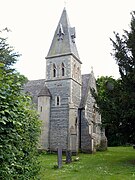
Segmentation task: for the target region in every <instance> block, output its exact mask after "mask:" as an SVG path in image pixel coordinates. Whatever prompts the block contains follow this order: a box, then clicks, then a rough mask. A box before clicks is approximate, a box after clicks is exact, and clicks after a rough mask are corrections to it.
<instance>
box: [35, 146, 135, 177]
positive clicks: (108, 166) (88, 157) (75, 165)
mask: <svg viewBox="0 0 135 180" xmlns="http://www.w3.org/2000/svg"><path fill="white" fill-rule="evenodd" d="M78 156H79V158H80V160H79V161H76V162H72V163H70V164H65V163H64V162H63V167H62V168H61V169H57V168H56V166H57V155H55V154H45V153H44V154H41V155H40V156H39V160H40V163H41V171H40V174H39V179H40V180H63V179H64V180H68V179H69V180H99V179H101V180H130V179H131V180H132V179H134V180H135V150H134V149H133V148H132V147H110V148H108V150H107V151H106V152H97V153H96V154H82V153H80V154H79V155H78ZM63 158H65V157H64V156H63ZM72 158H73V159H75V156H73V157H72ZM37 179H38V178H37Z"/></svg>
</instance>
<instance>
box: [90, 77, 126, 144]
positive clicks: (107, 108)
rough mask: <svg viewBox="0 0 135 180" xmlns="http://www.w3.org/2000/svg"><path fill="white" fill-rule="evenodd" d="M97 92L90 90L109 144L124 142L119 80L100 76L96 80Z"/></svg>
mask: <svg viewBox="0 0 135 180" xmlns="http://www.w3.org/2000/svg"><path fill="white" fill-rule="evenodd" d="M96 84H97V91H98V94H96V93H95V92H94V90H92V93H93V96H94V97H95V99H96V102H97V104H98V107H99V112H100V114H101V117H102V124H103V126H104V127H105V133H106V136H107V139H108V145H109V146H116V145H122V144H124V143H125V142H124V140H125V139H123V135H122V134H121V131H120V129H121V121H122V120H121V108H120V99H121V94H122V93H121V80H120V79H118V80H116V79H114V78H112V77H108V76H106V77H104V76H102V77H100V78H98V79H97V80H96Z"/></svg>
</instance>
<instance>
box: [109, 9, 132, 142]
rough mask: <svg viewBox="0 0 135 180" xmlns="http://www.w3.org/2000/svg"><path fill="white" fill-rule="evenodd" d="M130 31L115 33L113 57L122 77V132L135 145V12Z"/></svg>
mask: <svg viewBox="0 0 135 180" xmlns="http://www.w3.org/2000/svg"><path fill="white" fill-rule="evenodd" d="M131 16H132V18H131V23H130V31H126V30H124V35H123V36H122V37H120V35H119V34H118V33H115V38H116V41H114V40H112V39H111V41H112V43H113V47H114V49H113V53H112V55H113V57H114V58H115V60H116V62H117V64H118V66H119V72H120V75H121V80H122V81H121V82H122V84H121V88H122V96H123V97H122V99H121V103H120V106H121V109H122V110H123V111H122V114H121V116H122V130H123V135H124V134H125V135H124V137H125V138H126V140H127V142H128V143H135V43H134V42H135V11H133V12H132V13H131Z"/></svg>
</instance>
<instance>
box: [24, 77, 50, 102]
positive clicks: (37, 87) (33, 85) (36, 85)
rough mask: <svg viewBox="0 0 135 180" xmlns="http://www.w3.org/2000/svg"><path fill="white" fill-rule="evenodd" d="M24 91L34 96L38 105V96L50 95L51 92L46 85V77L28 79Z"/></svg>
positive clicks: (34, 100) (33, 98)
mask: <svg viewBox="0 0 135 180" xmlns="http://www.w3.org/2000/svg"><path fill="white" fill-rule="evenodd" d="M24 91H25V92H28V93H29V94H30V95H31V96H32V100H33V102H34V103H35V104H36V105H37V103H38V96H42V95H47V96H50V92H49V90H48V88H47V87H46V86H45V79H39V80H31V81H28V82H27V83H26V84H25V86H24Z"/></svg>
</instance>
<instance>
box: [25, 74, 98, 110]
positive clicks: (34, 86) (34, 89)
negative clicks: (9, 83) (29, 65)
mask: <svg viewBox="0 0 135 180" xmlns="http://www.w3.org/2000/svg"><path fill="white" fill-rule="evenodd" d="M90 87H91V88H94V89H95V90H96V84H95V78H94V74H93V73H91V74H83V75H82V95H81V102H80V108H83V107H85V104H86V101H87V97H88V92H89V90H90ZM24 91H25V92H28V93H30V95H31V96H32V99H33V102H34V103H35V104H36V105H37V103H38V97H39V96H51V93H50V91H49V89H48V88H47V87H46V85H45V79H39V80H32V81H28V82H27V84H26V85H25V86H24Z"/></svg>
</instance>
